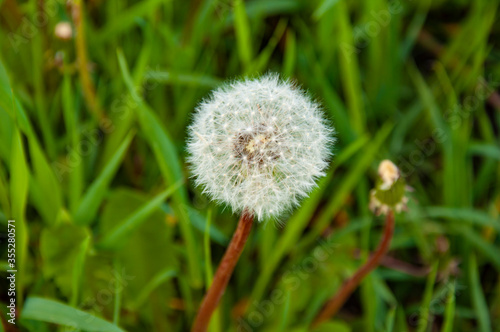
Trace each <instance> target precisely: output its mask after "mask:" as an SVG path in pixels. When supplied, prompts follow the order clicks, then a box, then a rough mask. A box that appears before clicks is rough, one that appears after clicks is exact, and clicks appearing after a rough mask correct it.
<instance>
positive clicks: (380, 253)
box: [313, 210, 394, 326]
mask: <svg viewBox="0 0 500 332" xmlns="http://www.w3.org/2000/svg"><path fill="white" fill-rule="evenodd" d="M393 233H394V212H393V211H392V210H390V211H389V213H387V217H386V220H385V229H384V234H383V236H382V239H381V240H380V243H379V245H378V248H377V250H376V251H375V253H374V254H373V255H372V256H371V257H370V258H369V259H368V261H367V262H366V263H365V264H364V265H363V266H361V267H360V268H359V269H358V271H356V273H355V274H354V275H353V276H352V277H350V278H349V279H347V281H346V282H345V283H344V284H343V285H342V287H341V288H340V289H339V291H338V292H337V293H336V294H335V295H334V296H333V297H332V298H331V299H330V300H329V301H328V302H327V303H326V304H325V306H324V307H323V309H322V310H321V312H320V313H319V314H318V316H316V319H315V320H314V322H313V326H317V325H319V324H320V323H322V322H324V321H326V320H328V319H329V318H330V317H332V316H334V315H335V314H336V313H337V311H338V310H339V309H340V308H341V307H342V305H343V304H344V303H345V301H346V300H347V299H348V298H349V296H350V295H351V294H352V292H353V291H354V290H355V289H356V287H357V286H358V285H359V283H360V282H361V281H362V280H363V278H364V277H365V276H366V275H367V274H368V273H370V272H371V271H372V270H374V269H375V268H376V267H377V266H378V265H379V263H380V261H381V260H382V257H384V255H385V254H386V253H387V251H388V250H389V245H390V243H391V239H392V235H393Z"/></svg>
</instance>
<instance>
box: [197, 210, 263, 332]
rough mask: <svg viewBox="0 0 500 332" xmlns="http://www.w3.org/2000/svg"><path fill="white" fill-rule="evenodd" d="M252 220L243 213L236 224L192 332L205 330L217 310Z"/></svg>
mask: <svg viewBox="0 0 500 332" xmlns="http://www.w3.org/2000/svg"><path fill="white" fill-rule="evenodd" d="M253 220H254V216H253V214H251V213H249V212H247V211H243V214H242V215H241V218H240V221H239V222H238V227H237V228H236V231H235V232H234V235H233V238H232V239H231V243H229V247H227V249H226V253H225V254H224V257H223V258H222V261H221V262H220V264H219V267H218V268H217V272H216V273H215V276H214V279H213V281H212V284H211V285H210V288H209V289H208V291H207V293H206V294H205V297H204V298H203V301H202V303H201V306H200V309H199V310H198V315H197V316H196V319H195V321H194V324H193V327H192V329H191V331H192V332H204V331H206V330H207V327H208V324H209V323H210V317H211V316H212V313H213V312H214V310H215V309H216V308H217V305H218V304H219V301H220V299H221V297H222V295H223V294H224V291H225V290H226V286H227V283H228V282H229V278H231V275H232V274H233V270H234V267H235V266H236V263H237V262H238V259H239V258H240V255H241V253H242V251H243V248H244V247H245V243H246V242H247V239H248V236H249V235H250V230H251V229H252V224H253Z"/></svg>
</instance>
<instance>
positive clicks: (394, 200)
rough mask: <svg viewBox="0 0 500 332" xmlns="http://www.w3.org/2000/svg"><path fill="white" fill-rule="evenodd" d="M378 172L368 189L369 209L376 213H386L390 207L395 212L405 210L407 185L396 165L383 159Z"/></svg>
mask: <svg viewBox="0 0 500 332" xmlns="http://www.w3.org/2000/svg"><path fill="white" fill-rule="evenodd" d="M378 174H379V176H380V178H379V179H378V181H377V183H376V186H375V188H374V189H372V190H371V191H370V209H371V210H372V211H373V212H374V213H375V214H377V215H380V214H387V213H388V212H389V211H390V210H391V209H392V210H394V211H396V212H401V211H403V210H406V209H407V203H408V197H406V192H407V188H408V187H407V186H406V182H405V180H404V179H403V178H402V177H401V176H400V172H399V169H398V168H397V166H396V165H394V163H393V162H391V161H390V160H383V161H382V162H381V163H380V165H379V168H378Z"/></svg>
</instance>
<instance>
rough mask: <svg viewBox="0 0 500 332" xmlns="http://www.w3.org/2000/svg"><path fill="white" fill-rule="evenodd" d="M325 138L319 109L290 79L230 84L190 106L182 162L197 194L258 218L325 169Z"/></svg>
mask: <svg viewBox="0 0 500 332" xmlns="http://www.w3.org/2000/svg"><path fill="white" fill-rule="evenodd" d="M332 133H333V130H332V129H331V128H330V127H329V126H328V125H327V124H326V122H325V120H324V119H323V117H322V111H321V109H320V107H319V105H318V104H316V103H315V102H313V101H312V100H310V98H308V97H307V96H306V94H305V93H304V91H302V90H301V89H299V88H298V87H296V86H294V85H292V84H291V83H290V82H288V81H282V80H280V79H279V77H278V76H277V75H267V76H264V77H262V78H260V79H248V80H244V81H236V82H233V83H231V84H229V85H226V86H223V87H222V88H219V89H217V90H216V91H214V92H213V93H212V95H211V96H210V97H209V98H208V99H207V100H204V101H203V102H202V103H201V104H200V105H199V106H198V108H197V112H196V114H195V116H194V121H193V124H192V125H191V127H190V129H189V143H188V151H189V162H190V164H191V168H192V172H193V174H194V176H195V177H196V184H197V185H200V186H202V187H203V188H204V192H205V193H207V194H208V195H210V196H211V197H212V198H213V199H215V200H217V201H219V202H224V203H226V204H228V205H229V206H231V207H232V209H233V211H234V212H242V211H243V210H244V209H248V210H249V211H251V212H252V213H253V214H254V215H255V216H256V217H257V218H258V219H259V220H262V219H265V218H268V217H276V216H278V215H279V214H280V213H282V212H283V211H285V210H287V209H289V208H291V207H293V206H294V205H296V204H298V202H299V200H300V199H301V198H303V197H305V196H307V195H308V193H309V192H310V191H311V189H312V188H313V187H314V186H315V185H316V180H317V179H318V178H319V177H321V176H323V175H324V169H325V168H326V167H327V165H328V163H327V160H328V158H329V157H330V154H331V153H330V146H331V143H332V142H333V138H332Z"/></svg>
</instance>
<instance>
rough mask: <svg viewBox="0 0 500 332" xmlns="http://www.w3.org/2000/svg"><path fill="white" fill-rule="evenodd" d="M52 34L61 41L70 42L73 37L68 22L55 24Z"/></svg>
mask: <svg viewBox="0 0 500 332" xmlns="http://www.w3.org/2000/svg"><path fill="white" fill-rule="evenodd" d="M54 34H55V35H56V37H57V38H59V39H61V40H70V39H71V37H73V29H72V28H71V24H70V23H69V22H59V23H57V24H56V27H55V29H54Z"/></svg>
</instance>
